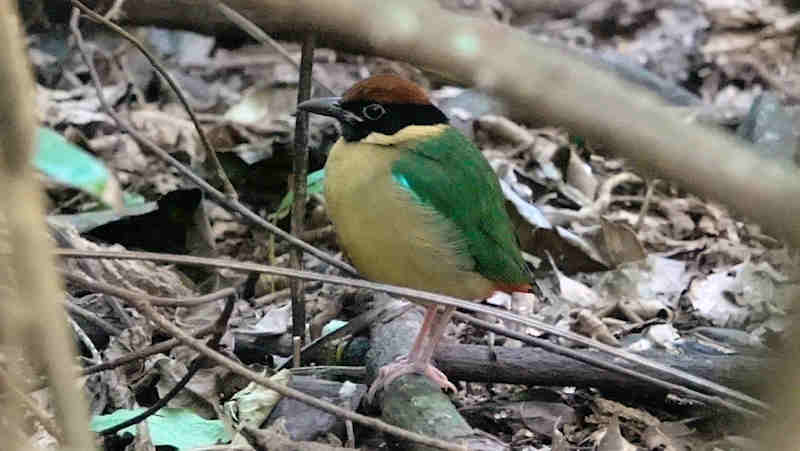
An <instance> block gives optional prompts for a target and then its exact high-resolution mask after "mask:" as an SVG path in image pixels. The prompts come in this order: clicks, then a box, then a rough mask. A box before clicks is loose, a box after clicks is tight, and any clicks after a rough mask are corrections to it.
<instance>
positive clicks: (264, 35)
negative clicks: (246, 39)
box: [212, 0, 334, 95]
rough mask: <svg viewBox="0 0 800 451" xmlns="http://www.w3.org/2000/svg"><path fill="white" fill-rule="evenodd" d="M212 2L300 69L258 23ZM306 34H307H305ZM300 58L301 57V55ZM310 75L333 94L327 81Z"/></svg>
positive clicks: (294, 60)
mask: <svg viewBox="0 0 800 451" xmlns="http://www.w3.org/2000/svg"><path fill="white" fill-rule="evenodd" d="M212 3H213V4H214V7H215V8H217V10H218V11H219V12H221V13H222V15H224V16H225V17H227V18H228V19H229V20H230V21H231V22H233V23H234V24H236V26H237V27H239V28H241V29H242V30H243V31H244V32H245V33H247V34H248V35H250V37H251V38H253V39H255V40H256V41H258V42H260V43H261V44H263V45H267V46H270V47H272V48H273V49H275V51H276V52H278V54H280V55H281V56H282V57H283V59H285V60H286V62H288V63H289V64H291V65H292V66H294V67H295V68H296V69H297V70H298V71H301V69H300V66H301V64H302V63H301V62H300V61H297V60H296V59H295V58H294V56H292V54H291V53H289V52H288V51H287V50H286V49H285V48H284V47H283V46H282V45H281V44H280V43H279V42H278V41H276V40H274V39H272V38H271V37H270V36H269V35H268V34H267V33H264V30H262V29H261V28H259V27H258V25H256V24H254V23H253V22H251V21H250V20H249V19H248V18H247V17H245V16H243V15H241V14H239V13H238V12H237V11H236V10H234V9H232V8H230V7H229V6H228V5H226V4H224V3H222V2H221V1H219V0H213V1H212ZM306 36H308V34H307V35H306ZM301 59H302V57H301ZM301 77H302V75H301ZM312 77H313V79H314V83H316V84H317V85H319V86H320V87H321V88H323V89H324V90H325V91H327V94H326V95H334V92H333V89H331V87H330V86H328V84H327V83H325V82H324V81H322V80H320V78H319V77H316V76H314V75H313V73H312Z"/></svg>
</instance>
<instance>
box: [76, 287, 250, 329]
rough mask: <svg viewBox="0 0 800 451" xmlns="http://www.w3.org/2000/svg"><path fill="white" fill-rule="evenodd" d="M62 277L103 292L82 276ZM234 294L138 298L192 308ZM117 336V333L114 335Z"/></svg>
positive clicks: (229, 290)
mask: <svg viewBox="0 0 800 451" xmlns="http://www.w3.org/2000/svg"><path fill="white" fill-rule="evenodd" d="M61 275H62V277H64V279H66V280H68V281H70V282H74V283H76V284H78V285H81V286H83V287H85V288H89V289H91V290H95V291H98V292H101V293H102V292H103V286H104V284H102V283H100V282H93V281H92V280H89V279H87V278H85V277H83V276H79V275H77V274H72V273H69V272H66V271H61ZM235 293H236V288H232V287H228V288H223V289H221V290H218V291H215V292H213V293H209V294H206V295H203V296H196V297H188V296H187V297H185V298H168V297H163V296H153V295H149V294H141V295H140V296H141V297H142V299H145V300H146V301H147V302H149V303H151V304H153V305H159V306H162V307H192V306H196V305H201V304H208V303H209V302H214V301H218V300H220V299H222V298H226V297H228V296H231V295H233V294H235ZM112 327H113V326H112ZM114 335H119V333H117V334H114Z"/></svg>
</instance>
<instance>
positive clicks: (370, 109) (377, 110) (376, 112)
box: [361, 103, 386, 121]
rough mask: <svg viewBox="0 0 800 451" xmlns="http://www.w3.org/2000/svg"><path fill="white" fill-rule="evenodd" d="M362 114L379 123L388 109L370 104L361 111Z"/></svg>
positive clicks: (376, 104) (377, 104)
mask: <svg viewBox="0 0 800 451" xmlns="http://www.w3.org/2000/svg"><path fill="white" fill-rule="evenodd" d="M361 114H363V115H364V117H365V118H367V119H369V120H371V121H377V120H378V119H380V118H381V116H383V115H384V114H386V109H385V108H384V107H383V105H381V104H379V103H370V104H369V105H367V106H365V107H364V109H363V110H361Z"/></svg>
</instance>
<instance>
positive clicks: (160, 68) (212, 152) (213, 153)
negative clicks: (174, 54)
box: [70, 0, 239, 199]
mask: <svg viewBox="0 0 800 451" xmlns="http://www.w3.org/2000/svg"><path fill="white" fill-rule="evenodd" d="M70 1H71V2H72V4H73V5H74V6H76V7H77V8H79V9H80V10H81V11H82V12H83V13H84V14H86V15H87V16H88V17H89V18H90V19H92V20H94V21H95V22H99V23H101V24H103V25H105V26H106V27H107V28H109V29H110V30H111V31H113V32H115V33H117V34H119V35H120V36H122V37H123V38H125V39H126V40H128V42H130V43H131V44H133V46H134V47H136V48H137V49H139V51H140V52H142V54H143V55H144V57H145V58H147V60H148V61H150V64H151V65H152V66H153V68H154V69H155V70H156V71H157V72H158V73H159V74H160V75H161V76H162V77H164V79H165V80H166V81H167V84H169V86H170V88H172V90H173V91H174V92H175V95H176V96H178V100H180V102H181V103H182V104H183V107H184V108H185V109H186V112H187V113H188V114H189V118H190V119H191V120H192V123H194V126H195V128H196V129H197V133H198V134H199V135H200V142H202V143H203V147H204V148H205V149H206V154H207V155H208V157H209V158H210V159H211V164H212V165H213V167H214V171H215V173H216V176H217V178H218V179H219V181H220V182H222V187H223V189H224V190H225V193H227V195H228V197H230V198H231V199H238V198H239V195H238V194H236V189H234V187H233V185H232V184H231V181H230V180H228V176H227V175H226V174H225V170H224V169H222V164H220V162H219V158H218V157H217V150H216V149H215V148H214V146H213V145H212V144H211V141H209V140H208V137H207V136H206V134H205V132H204V131H203V128H202V127H200V121H198V120H197V116H196V115H195V114H194V109H193V108H192V107H191V106H189V102H188V101H187V100H186V96H185V95H184V94H183V89H181V87H180V86H178V83H177V82H176V81H175V79H174V78H173V77H172V75H170V74H169V72H167V70H166V69H165V68H164V65H163V64H161V62H160V61H158V59H157V58H156V57H155V55H153V54H152V53H150V51H149V50H147V49H146V48H145V46H144V45H142V43H141V42H139V40H138V39H136V38H135V37H133V36H132V35H131V34H130V33H128V32H127V31H125V30H123V29H122V28H121V27H120V26H119V25H117V24H115V23H114V22H111V21H110V20H108V19H107V18H105V17H103V16H102V15H100V14H97V13H96V12H94V11H93V10H92V9H91V8H89V7H88V6H86V5H84V4H83V3H81V2H80V1H79V0H70ZM75 28H77V23H76V24H75Z"/></svg>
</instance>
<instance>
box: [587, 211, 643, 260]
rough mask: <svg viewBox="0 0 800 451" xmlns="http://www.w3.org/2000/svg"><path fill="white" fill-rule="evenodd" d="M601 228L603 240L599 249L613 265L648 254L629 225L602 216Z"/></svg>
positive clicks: (641, 257) (640, 258)
mask: <svg viewBox="0 0 800 451" xmlns="http://www.w3.org/2000/svg"><path fill="white" fill-rule="evenodd" d="M600 228H601V231H602V234H601V235H600V237H601V238H602V242H601V243H600V245H599V246H598V249H599V250H600V252H601V254H602V255H603V256H604V257H605V260H606V261H607V262H608V263H609V264H610V265H611V266H612V267H616V266H618V265H620V264H622V263H628V262H634V261H638V260H642V259H643V258H645V257H646V256H647V254H646V253H645V251H644V246H642V243H640V242H639V238H637V237H636V233H635V232H634V231H633V229H631V228H630V227H629V226H627V225H625V224H621V223H616V222H610V221H607V220H605V219H603V218H600Z"/></svg>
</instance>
